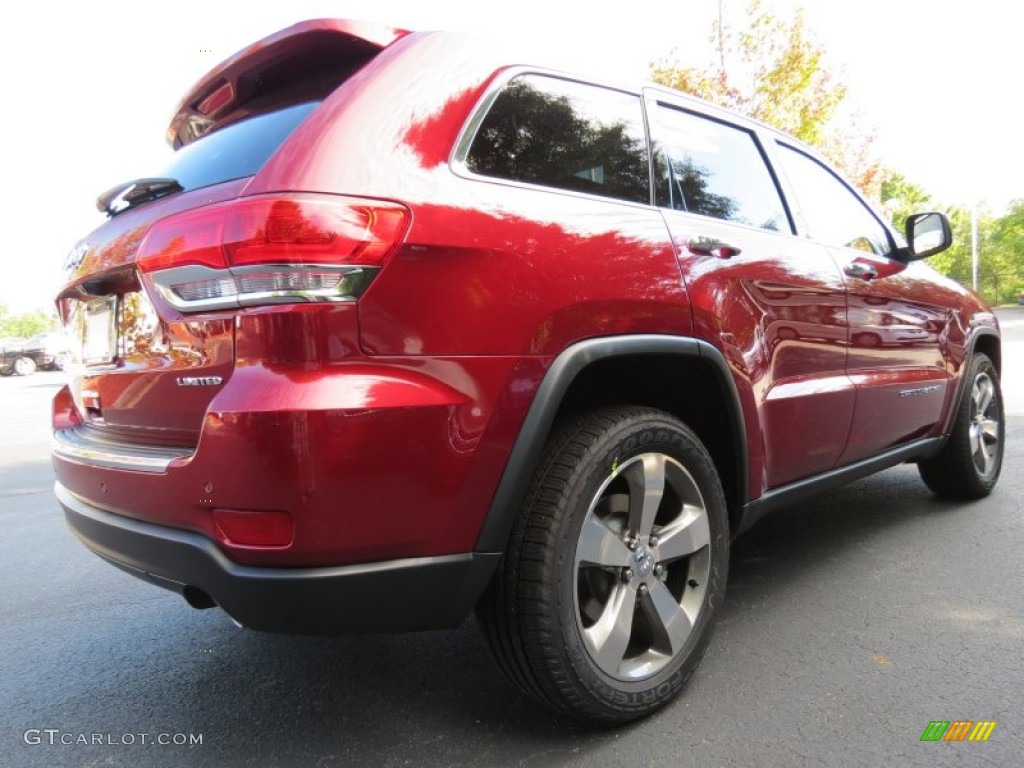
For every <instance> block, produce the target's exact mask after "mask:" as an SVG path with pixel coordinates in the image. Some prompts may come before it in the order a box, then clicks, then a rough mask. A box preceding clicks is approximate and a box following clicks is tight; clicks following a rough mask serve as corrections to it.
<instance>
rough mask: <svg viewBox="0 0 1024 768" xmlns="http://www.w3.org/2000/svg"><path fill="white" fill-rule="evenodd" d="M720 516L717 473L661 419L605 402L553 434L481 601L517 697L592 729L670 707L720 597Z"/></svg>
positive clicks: (691, 438)
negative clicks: (591, 725) (606, 405)
mask: <svg viewBox="0 0 1024 768" xmlns="http://www.w3.org/2000/svg"><path fill="white" fill-rule="evenodd" d="M728 527H729V524H728V515H727V512H726V506H725V500H724V497H723V494H722V488H721V483H720V481H719V478H718V473H717V472H716V470H715V466H714V464H713V462H712V460H711V457H710V456H709V455H708V452H707V450H706V449H705V448H704V446H703V445H702V443H701V442H700V440H699V439H698V438H697V436H696V435H695V434H694V433H693V432H692V431H691V430H690V429H689V428H688V427H687V426H686V425H684V424H683V423H682V422H680V421H679V420H677V419H675V418H674V417H672V416H671V415H669V414H667V413H664V412H661V411H656V410H653V409H649V408H639V407H611V408H603V409H599V410H595V411H591V412H589V413H586V414H583V415H580V416H578V417H576V418H574V419H572V420H570V421H568V422H567V423H565V424H563V425H562V427H561V428H560V429H558V430H556V432H555V433H554V435H553V437H552V439H551V440H550V442H549V444H548V447H547V449H546V451H545V453H544V455H543V457H542V459H541V462H540V465H539V466H538V469H537V471H536V473H535V475H534V478H533V482H532V485H531V488H530V490H529V492H528V493H527V496H526V499H525V501H524V504H523V507H522V510H521V514H520V517H519V519H518V521H517V522H516V524H515V526H514V528H513V531H512V534H511V538H510V542H509V546H508V549H507V550H506V553H505V557H504V559H503V561H502V565H501V566H500V568H499V572H498V573H497V574H496V575H495V579H494V581H493V583H492V584H491V587H490V588H489V590H488V592H487V594H486V595H485V596H484V598H483V599H482V601H481V604H480V605H479V606H478V610H477V615H478V618H479V620H480V624H481V627H482V629H483V633H484V636H485V638H486V640H487V642H488V645H489V647H490V649H491V652H492V655H493V656H494V657H495V659H496V661H497V662H498V664H499V666H500V667H501V668H502V670H503V671H504V672H505V673H506V675H507V676H508V677H509V678H510V679H511V680H512V681H513V682H514V683H515V684H516V685H517V686H518V687H519V688H520V689H521V690H523V691H524V692H525V693H526V694H528V695H530V696H531V697H533V698H534V699H537V700H539V701H541V702H542V703H545V704H547V705H549V706H551V707H553V708H555V709H556V710H559V711H561V712H564V713H567V714H569V715H571V716H574V717H576V718H578V719H581V720H584V721H587V722H590V723H595V724H605V725H607V724H616V723H622V722H627V721H630V720H635V719H637V718H639V717H642V716H644V715H647V714H650V713H651V712H653V711H655V710H656V709H658V708H659V707H661V706H663V705H664V704H666V703H667V702H668V701H670V700H671V699H672V698H673V697H674V696H675V695H676V694H677V693H678V692H679V691H680V690H681V689H682V687H683V685H684V683H685V682H686V680H687V679H688V678H689V677H690V675H691V674H692V673H693V671H694V669H695V668H696V666H697V664H698V663H699V661H700V659H701V657H702V656H703V655H704V652H705V651H706V649H707V645H708V642H709V639H710V634H711V629H712V625H713V623H714V618H715V613H716V612H717V610H718V608H719V606H720V605H721V602H722V599H723V597H724V594H725V583H726V574H727V570H728V558H729V531H728Z"/></svg>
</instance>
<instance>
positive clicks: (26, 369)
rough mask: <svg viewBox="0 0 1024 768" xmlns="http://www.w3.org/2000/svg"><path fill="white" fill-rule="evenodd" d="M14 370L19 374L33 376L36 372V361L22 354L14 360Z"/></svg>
mask: <svg viewBox="0 0 1024 768" xmlns="http://www.w3.org/2000/svg"><path fill="white" fill-rule="evenodd" d="M14 372H15V373H16V374H18V375H19V376H31V375H32V374H33V373H35V372H36V361H35V360H33V359H32V358H31V357H26V356H24V355H22V356H21V357H19V358H18V359H16V360H15V361H14Z"/></svg>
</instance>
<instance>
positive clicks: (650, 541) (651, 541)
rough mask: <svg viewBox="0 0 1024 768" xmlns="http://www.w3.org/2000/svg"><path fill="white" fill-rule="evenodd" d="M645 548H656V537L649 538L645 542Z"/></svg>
mask: <svg viewBox="0 0 1024 768" xmlns="http://www.w3.org/2000/svg"><path fill="white" fill-rule="evenodd" d="M647 546H649V547H656V546H658V537H657V536H651V538H649V539H648V540H647Z"/></svg>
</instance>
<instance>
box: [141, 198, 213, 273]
mask: <svg viewBox="0 0 1024 768" xmlns="http://www.w3.org/2000/svg"><path fill="white" fill-rule="evenodd" d="M229 207H230V204H229V205H214V206H210V207H209V208H200V209H199V210H196V211H186V212H185V213H179V214H177V215H175V216H169V217H168V218H166V219H164V220H163V221H158V222H157V223H156V224H154V225H153V227H152V229H150V230H149V232H148V234H147V235H146V237H145V239H143V241H142V244H141V245H140V246H139V252H138V255H137V256H136V257H135V263H136V266H138V268H139V269H141V270H142V271H143V272H157V271H159V270H161V269H170V268H171V267H183V266H186V265H188V264H192V265H201V266H204V267H211V268H213V269H223V268H224V267H226V266H227V261H226V260H225V256H224V248H223V245H224V222H225V219H226V218H227V213H228V208H229Z"/></svg>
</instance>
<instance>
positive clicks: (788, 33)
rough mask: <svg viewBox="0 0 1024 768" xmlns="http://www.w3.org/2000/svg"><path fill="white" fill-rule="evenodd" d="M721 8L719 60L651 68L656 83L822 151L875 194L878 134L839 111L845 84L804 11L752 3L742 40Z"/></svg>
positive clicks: (715, 37)
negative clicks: (785, 15) (777, 10)
mask: <svg viewBox="0 0 1024 768" xmlns="http://www.w3.org/2000/svg"><path fill="white" fill-rule="evenodd" d="M722 3H724V0H720V4H719V9H720V14H719V20H718V21H717V22H715V24H714V26H713V30H712V36H711V41H712V43H714V45H715V47H716V49H717V53H718V61H717V62H713V63H709V64H708V65H707V66H704V67H683V66H680V65H679V64H678V62H676V61H673V60H661V61H657V62H653V63H652V64H651V70H650V71H651V79H652V80H654V81H655V82H657V83H661V84H663V85H667V86H669V87H671V88H676V89H678V90H681V91H685V92H687V93H691V94H694V95H695V96H699V97H700V98H703V99H706V100H707V101H710V102H712V103H715V104H719V105H721V106H724V107H727V108H729V109H732V110H735V111H737V112H740V113H741V114H745V115H747V116H749V117H752V118H754V119H756V120H760V121H761V122H764V123H767V124H769V125H773V126H775V127H776V128H779V129H781V130H783V131H785V132H786V133H790V134H792V135H794V136H796V137H797V138H798V139H801V140H802V141H804V142H806V143H808V144H811V145H813V146H816V147H818V148H819V149H820V150H821V151H822V152H823V153H824V154H825V155H827V156H828V157H829V159H830V160H832V162H833V163H835V164H836V165H837V166H838V167H839V169H840V170H841V171H843V172H844V173H845V174H846V175H847V176H849V177H850V179H851V181H853V182H854V183H855V184H856V185H857V186H859V187H860V188H861V189H862V190H863V191H864V192H865V193H866V194H868V195H869V196H871V197H875V196H877V194H878V184H879V181H880V172H879V171H880V168H879V164H878V162H877V160H876V159H875V158H874V156H873V153H872V151H871V145H872V144H873V142H874V132H873V131H872V130H871V129H864V127H863V126H862V125H861V123H862V122H863V120H862V117H861V116H860V115H859V114H858V113H856V112H854V111H851V110H846V111H845V112H843V111H842V110H841V109H840V106H841V105H842V104H843V101H844V99H845V98H846V86H845V85H844V84H843V83H841V82H839V81H837V80H835V79H834V78H833V77H832V75H831V74H830V73H829V71H828V69H827V68H826V67H825V49H824V47H823V46H822V45H821V44H820V43H818V42H817V41H816V40H815V39H814V38H813V36H812V35H811V33H810V32H809V31H808V29H807V28H806V25H805V22H804V17H803V13H802V12H801V11H799V10H798V11H797V12H796V13H795V14H794V15H793V17H792V18H789V19H785V20H783V19H779V18H777V17H776V16H774V15H773V14H771V13H770V12H768V11H766V10H764V9H763V8H762V7H761V3H760V1H759V0H753V2H751V3H750V5H749V6H748V8H747V12H746V16H747V17H748V18H749V19H750V21H749V25H748V26H747V27H746V28H745V29H744V31H743V32H742V33H741V34H739V35H738V36H737V35H736V34H735V33H734V32H733V30H732V29H731V28H730V27H729V25H728V24H727V23H726V22H725V21H724V20H723V19H722V15H721V9H722ZM840 118H841V119H840Z"/></svg>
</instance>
